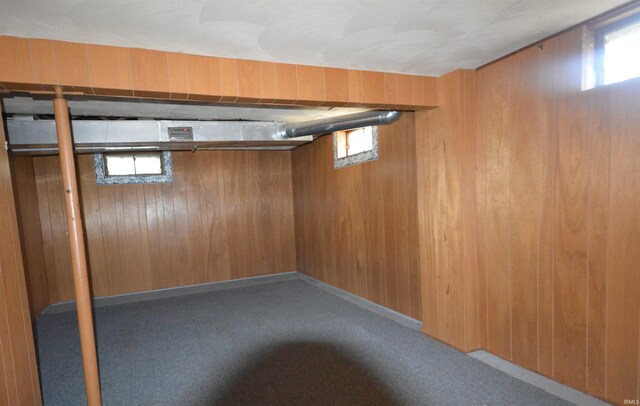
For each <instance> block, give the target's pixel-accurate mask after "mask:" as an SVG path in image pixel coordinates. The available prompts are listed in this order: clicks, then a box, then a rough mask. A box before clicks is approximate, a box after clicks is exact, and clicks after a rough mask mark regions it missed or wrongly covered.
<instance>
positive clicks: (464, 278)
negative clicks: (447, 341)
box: [456, 73, 469, 351]
mask: <svg viewBox="0 0 640 406" xmlns="http://www.w3.org/2000/svg"><path fill="white" fill-rule="evenodd" d="M461 76H462V78H461V79H460V80H461V81H462V94H461V95H458V97H460V100H459V101H458V102H459V103H460V104H461V106H462V117H461V118H462V134H461V135H460V136H462V137H463V139H464V138H466V135H467V131H468V130H469V129H468V128H467V126H466V123H467V120H466V117H467V103H466V97H467V81H466V80H465V74H464V73H462V75H461ZM462 144H463V145H464V142H463V143H462ZM460 152H461V151H458V152H457V153H460ZM464 159H468V157H465V158H464ZM456 162H457V165H458V174H459V176H460V181H459V182H460V189H461V190H462V187H463V185H464V184H465V182H464V180H463V178H464V177H465V176H466V174H465V173H464V170H463V164H462V160H460V159H456ZM464 192H465V191H462V193H463V194H464ZM463 200H464V199H463ZM463 205H464V202H461V204H460V211H461V213H460V226H461V230H462V235H463V236H465V235H466V233H465V230H466V227H467V224H466V220H467V218H466V216H465V215H464V211H465V210H464V208H463ZM463 238H464V237H463ZM464 252H465V247H464V245H463V247H462V253H463V255H464ZM461 265H462V292H463V294H462V298H463V299H462V337H463V341H464V350H465V351H467V350H468V348H469V332H468V331H467V318H468V315H467V309H468V308H467V305H468V301H467V299H468V298H467V292H466V289H465V287H466V286H467V280H468V278H467V272H468V271H469V270H468V269H465V263H464V261H463V262H462V263H461Z"/></svg>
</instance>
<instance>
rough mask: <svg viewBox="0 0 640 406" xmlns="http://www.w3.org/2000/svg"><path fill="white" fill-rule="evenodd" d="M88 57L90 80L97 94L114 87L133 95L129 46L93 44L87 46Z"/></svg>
mask: <svg viewBox="0 0 640 406" xmlns="http://www.w3.org/2000/svg"><path fill="white" fill-rule="evenodd" d="M87 58H88V65H89V81H90V83H91V86H92V87H93V89H94V92H95V93H96V94H101V93H103V92H104V89H112V91H118V93H120V94H122V95H124V96H133V91H131V88H132V87H131V68H130V64H129V50H128V49H127V48H121V47H110V46H104V45H92V46H90V47H87Z"/></svg>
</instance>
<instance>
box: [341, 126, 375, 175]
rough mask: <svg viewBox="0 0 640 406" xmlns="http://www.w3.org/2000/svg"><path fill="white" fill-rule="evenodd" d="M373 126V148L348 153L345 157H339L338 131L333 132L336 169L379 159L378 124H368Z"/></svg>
mask: <svg viewBox="0 0 640 406" xmlns="http://www.w3.org/2000/svg"><path fill="white" fill-rule="evenodd" d="M367 127H371V145H372V148H371V149H370V150H367V151H363V152H359V153H357V154H354V155H347V156H345V157H343V158H339V157H338V132H334V133H333V167H334V169H340V168H344V167H347V166H352V165H358V164H362V163H365V162H369V161H375V160H377V159H378V126H375V125H374V126H367ZM359 128H365V127H358V128H352V129H350V130H346V131H353V130H358V129H359ZM346 131H345V132H346Z"/></svg>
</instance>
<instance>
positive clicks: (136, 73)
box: [129, 48, 170, 98]
mask: <svg viewBox="0 0 640 406" xmlns="http://www.w3.org/2000/svg"><path fill="white" fill-rule="evenodd" d="M129 56H130V59H131V83H132V87H133V88H134V89H135V91H134V96H139V97H165V98H166V97H169V94H170V92H169V91H168V89H169V68H168V65H167V53H166V52H160V51H150V50H148V49H139V48H132V49H130V50H129Z"/></svg>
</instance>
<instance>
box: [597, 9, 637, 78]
mask: <svg viewBox="0 0 640 406" xmlns="http://www.w3.org/2000/svg"><path fill="white" fill-rule="evenodd" d="M638 22H640V11H637V12H634V13H632V14H630V15H627V16H625V17H623V18H620V19H614V20H613V21H609V22H605V23H604V24H602V23H601V24H602V25H601V24H598V25H599V26H598V27H597V28H596V29H594V30H593V35H594V62H595V86H596V87H599V86H605V84H604V56H605V55H604V37H605V36H606V35H607V34H609V33H611V32H613V31H617V30H620V29H622V28H624V27H627V26H629V25H633V24H635V23H638ZM636 77H640V76H636ZM629 79H631V78H629ZM627 80H628V79H627ZM616 83H617V82H616Z"/></svg>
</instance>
